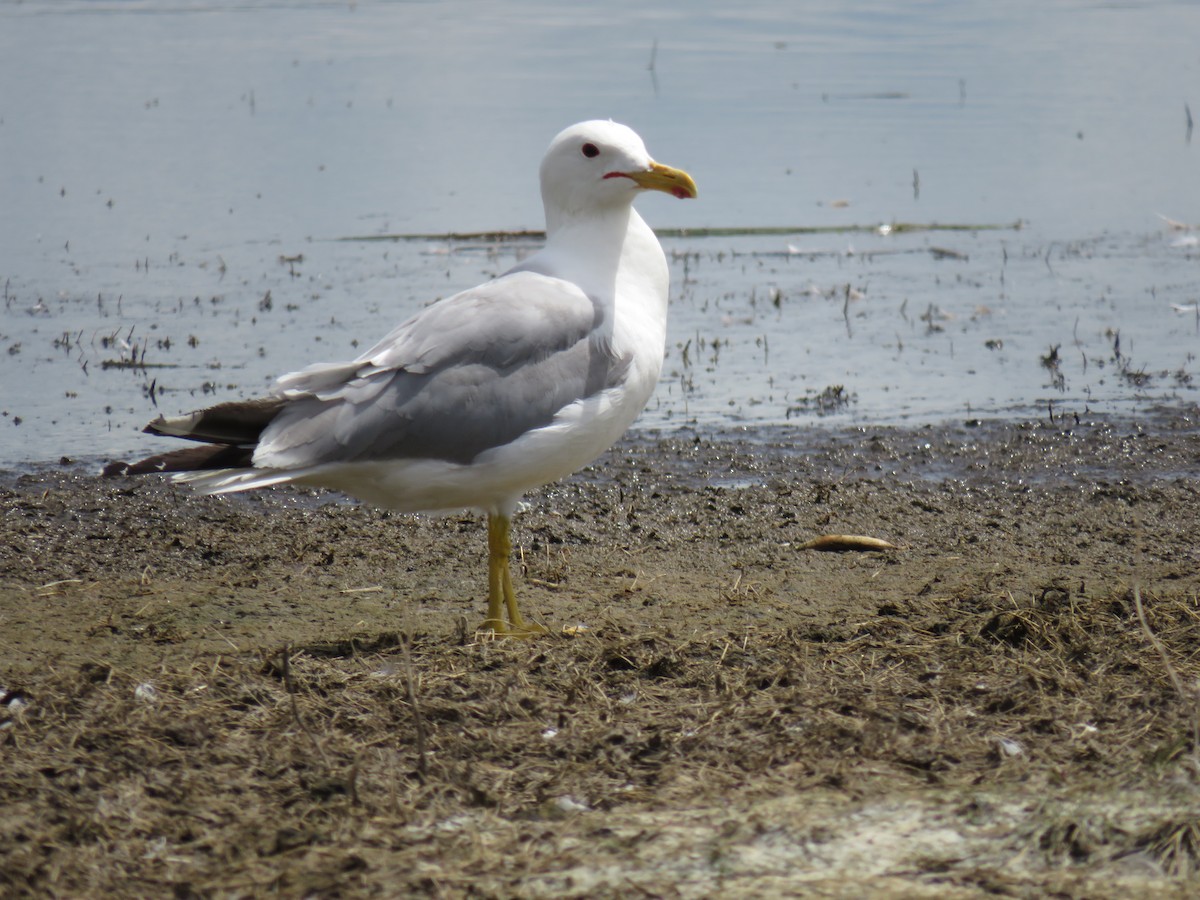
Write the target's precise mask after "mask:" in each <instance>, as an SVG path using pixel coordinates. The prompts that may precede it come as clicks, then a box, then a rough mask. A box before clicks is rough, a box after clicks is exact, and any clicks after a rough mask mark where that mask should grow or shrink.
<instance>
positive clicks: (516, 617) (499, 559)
mask: <svg viewBox="0 0 1200 900" xmlns="http://www.w3.org/2000/svg"><path fill="white" fill-rule="evenodd" d="M509 525H510V520H509V518H508V516H502V515H489V516H488V611H487V618H486V619H484V620H483V626H482V629H481V630H483V631H494V632H495V633H496V634H505V635H512V636H516V637H528V636H532V635H535V634H545V633H546V629H545V628H544V627H542V626H541V625H531V624H527V623H526V622H525V620H524V619H522V618H521V611H520V610H519V609H517V594H516V591H514V590H513V584H512V575H511V574H510V573H509V570H508V559H509V557H510V556H511V555H512V540H511V539H510V538H509ZM505 612H507V613H508V621H505V620H504V618H503V617H504V613H505Z"/></svg>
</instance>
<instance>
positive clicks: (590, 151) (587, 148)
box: [583, 144, 600, 159]
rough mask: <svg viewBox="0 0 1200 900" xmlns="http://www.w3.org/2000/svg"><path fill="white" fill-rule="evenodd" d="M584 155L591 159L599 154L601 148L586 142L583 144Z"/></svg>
mask: <svg viewBox="0 0 1200 900" xmlns="http://www.w3.org/2000/svg"><path fill="white" fill-rule="evenodd" d="M583 155H584V156H586V157H587V158H588V159H591V158H592V157H593V156H599V155H600V148H599V147H597V146H596V145H595V144H584V145H583Z"/></svg>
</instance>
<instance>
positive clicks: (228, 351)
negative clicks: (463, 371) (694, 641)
mask: <svg viewBox="0 0 1200 900" xmlns="http://www.w3.org/2000/svg"><path fill="white" fill-rule="evenodd" d="M1197 33H1200V9H1198V8H1197V7H1196V6H1195V5H1192V4H1182V3H1156V4H1142V5H1138V6H1137V7H1136V8H1114V7H1109V6H1103V5H1096V4H1087V3H1061V4H1053V5H1049V4H1047V5H1043V4H1032V3H1029V4H1006V5H1004V7H1003V8H1002V9H1001V8H999V7H997V6H995V5H994V4H986V3H983V2H972V3H958V4H941V3H925V4H917V5H909V4H904V5H901V4H884V3H874V4H871V3H867V4H855V5H850V6H847V5H845V4H819V3H806V4H799V5H797V4H795V3H787V4H785V3H749V4H741V5H739V7H738V8H737V9H736V10H729V9H728V8H727V6H726V5H724V4H716V3H694V4H686V5H684V4H678V5H666V6H663V5H659V6H651V7H647V6H645V5H639V4H634V3H632V2H627V3H616V4H609V5H606V6H605V7H604V9H603V10H590V9H584V8H579V9H575V8H567V7H562V6H558V5H552V4H548V3H544V4H543V3H533V2H514V3H495V4H488V5H479V4H471V3H466V2H448V3H380V4H362V5H351V4H324V5H311V4H305V5H296V4H288V3H274V4H259V5H255V6H241V5H236V4H226V5H220V4H212V3H184V4H164V3H161V2H129V3H103V2H66V3H56V4H53V5H48V4H40V3H24V4H7V5H4V6H2V7H0V82H2V83H4V84H8V85H14V84H20V85H21V90H19V91H16V90H9V91H5V92H3V93H2V94H0V158H2V159H3V166H0V209H3V215H0V281H2V282H3V301H4V302H3V304H0V347H2V348H3V350H4V351H5V352H3V353H0V414H3V418H2V419H0V460H5V461H12V462H19V461H29V460H44V459H53V458H57V457H58V456H60V455H63V454H67V455H71V456H77V457H85V458H86V457H91V456H107V455H124V454H127V453H130V452H136V451H137V450H138V449H139V448H145V447H146V446H147V444H150V443H152V442H151V441H150V440H149V439H147V438H145V437H143V436H141V435H140V434H139V433H138V431H137V429H138V428H139V427H140V426H141V424H143V423H144V422H145V421H146V420H147V419H148V418H150V417H152V416H153V415H154V414H156V406H155V404H156V403H157V409H158V410H165V411H168V412H173V411H178V410H181V409H186V408H190V407H192V406H195V405H199V404H204V403H209V402H215V401H217V400H221V399H230V398H233V397H240V396H248V395H251V394H253V393H255V392H258V391H261V390H262V389H263V388H265V387H266V386H267V385H268V384H269V382H270V381H271V379H272V378H273V377H275V376H277V375H279V374H281V373H282V372H285V371H289V370H291V369H294V368H297V367H299V366H301V365H303V364H306V363H308V362H310V361H314V360H316V359H336V358H343V357H345V356H347V355H352V354H354V353H355V352H357V349H360V348H359V344H358V342H370V341H372V340H374V338H376V337H377V336H378V335H380V334H381V333H382V332H384V331H385V330H386V329H388V328H389V327H390V326H391V325H392V324H394V323H395V322H396V321H398V320H400V319H401V318H403V317H405V316H406V315H408V314H410V313H411V312H412V311H414V310H415V309H418V308H420V307H421V306H422V305H423V304H425V303H427V302H429V301H430V300H432V299H433V298H435V297H438V296H444V295H446V294H449V293H451V292H453V291H454V290H457V289H459V288H462V287H466V286H470V285H472V284H474V283H476V282H477V281H478V280H480V279H481V278H483V277H487V276H489V275H492V274H495V273H498V272H500V271H502V270H503V269H505V268H506V267H507V266H509V265H511V264H512V262H514V261H515V260H516V259H517V258H519V256H520V255H521V254H522V253H524V252H527V251H528V249H529V248H528V246H526V245H522V244H519V243H518V244H513V243H484V242H458V243H452V242H448V241H438V240H433V241H411V242H408V241H406V242H386V241H363V240H350V241H346V240H339V239H341V238H346V237H364V236H376V237H377V236H379V235H385V234H395V233H414V232H419V233H437V232H446V231H472V230H486V229H517V228H538V227H540V225H541V215H540V204H539V203H538V200H537V195H536V161H537V159H538V158H539V157H540V155H541V152H542V150H543V149H544V146H545V144H546V142H547V141H548V140H549V138H550V137H551V136H552V135H553V134H554V133H555V132H556V131H557V130H558V129H559V128H561V127H562V126H563V125H565V124H568V123H570V122H572V121H576V120H578V119H581V118H586V117H590V116H612V117H613V118H617V119H619V120H623V121H626V122H628V123H629V124H631V125H633V126H634V127H636V128H637V129H638V130H639V131H640V132H641V133H642V134H643V136H644V137H645V138H646V139H647V143H648V145H649V146H650V148H651V151H652V152H653V153H654V154H655V155H656V156H658V157H659V158H660V159H662V160H664V161H666V162H670V163H672V164H676V165H680V166H683V167H685V168H687V169H688V170H689V171H691V172H692V173H693V174H694V175H695V176H696V179H697V181H698V183H699V185H700V190H701V197H700V199H699V200H698V201H697V202H695V203H678V202H675V201H673V200H672V199H671V198H668V197H665V196H664V197H658V196H655V197H647V198H645V199H644V200H642V201H640V203H639V206H640V208H641V210H642V212H643V214H644V215H645V216H646V218H647V219H648V220H649V221H651V222H652V223H653V224H654V225H656V226H659V227H663V228H690V229H697V228H702V227H743V228H747V227H759V226H814V227H819V228H827V227H831V226H846V225H852V224H859V225H864V226H868V227H874V226H877V225H879V224H880V223H892V222H923V223H930V222H943V223H946V222H953V223H970V224H998V225H1007V224H1012V223H1015V222H1017V221H1021V222H1022V223H1023V227H1022V228H1021V229H1019V230H1013V229H1011V228H1010V229H998V230H986V231H971V232H959V231H919V232H913V233H892V234H888V235H884V234H880V233H878V232H876V231H865V232H846V233H816V234H811V233H809V234H804V233H797V234H785V235H761V234H760V235H744V236H735V237H728V236H724V237H700V236H691V237H669V238H667V239H666V240H665V241H664V243H665V245H666V247H667V250H668V253H669V254H670V255H671V256H672V266H673V273H674V281H675V285H674V297H673V309H672V321H671V334H670V338H669V348H668V359H667V365H666V367H665V368H664V375H663V384H662V385H661V387H660V390H659V391H658V393H657V395H656V397H655V399H654V401H652V405H651V408H650V409H649V410H648V411H647V413H646V414H645V415H644V416H643V418H642V419H641V421H640V427H642V428H667V429H671V428H675V427H677V426H681V425H688V424H695V425H696V426H698V427H700V428H702V429H715V430H720V429H727V428H731V427H738V426H743V425H751V426H756V425H772V426H774V425H781V424H783V425H788V424H800V425H808V424H812V423H814V422H822V423H846V422H853V423H860V424H876V423H898V422H899V423H907V424H919V423H921V422H924V421H945V420H968V419H973V418H976V417H980V418H988V417H1014V416H1027V415H1045V414H1048V413H1050V412H1054V414H1060V413H1065V414H1067V415H1068V416H1069V415H1072V414H1074V413H1077V412H1078V413H1083V412H1085V411H1113V412H1119V413H1134V414H1136V413H1137V412H1138V411H1139V410H1141V409H1144V408H1146V406H1147V404H1150V403H1153V404H1160V403H1162V402H1168V403H1183V404H1187V405H1191V406H1194V405H1195V402H1196V393H1195V386H1194V384H1193V377H1194V376H1195V375H1196V374H1197V373H1196V363H1195V360H1194V354H1195V353H1196V351H1197V348H1198V347H1200V316H1198V315H1197V313H1196V312H1195V306H1196V304H1197V302H1198V301H1200V267H1198V265H1197V263H1198V261H1200V248H1197V241H1196V234H1197V233H1196V232H1194V231H1176V230H1172V229H1170V228H1168V227H1167V225H1166V223H1165V222H1164V221H1163V220H1162V219H1160V218H1159V217H1158V215H1157V214H1162V215H1164V216H1167V217H1170V218H1172V219H1176V220H1180V221H1184V222H1197V221H1200V178H1197V173H1196V166H1197V158H1196V155H1195V154H1196V153H1197V152H1198V150H1197V148H1196V146H1195V145H1194V143H1193V141H1192V139H1191V136H1190V135H1189V133H1188V130H1187V116H1186V111H1185V105H1187V106H1190V108H1191V109H1192V110H1194V111H1195V112H1197V113H1200V95H1196V96H1191V97H1189V94H1188V90H1190V89H1191V90H1194V85H1195V84H1197V83H1198V80H1197V74H1198V70H1200V54H1197V52H1196V50H1195V43H1194V35H1195V34H1197ZM651 63H652V67H651ZM1197 140H1200V138H1198V139H1197ZM935 251H950V252H949V253H945V252H935ZM299 257H302V259H300V258H299ZM1176 308H1178V310H1177V309H1176ZM1179 310H1182V311H1179ZM1056 347H1057V351H1054V350H1053V348H1056ZM135 358H136V360H137V361H138V362H139V363H142V364H144V365H142V366H138V367H134V368H121V367H119V366H118V367H109V368H107V369H106V368H104V365H105V363H106V362H107V363H121V362H129V361H131V360H133V359H135ZM1043 360H1045V362H1043ZM1055 363H1056V365H1055ZM839 388H840V390H839ZM18 422H19V424H17V423H18Z"/></svg>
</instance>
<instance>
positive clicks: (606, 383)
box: [254, 271, 629, 467]
mask: <svg viewBox="0 0 1200 900" xmlns="http://www.w3.org/2000/svg"><path fill="white" fill-rule="evenodd" d="M628 368H629V360H628V359H622V358H618V357H617V356H616V355H615V354H614V353H613V350H612V345H611V310H608V309H606V308H605V307H604V306H602V305H601V304H599V303H597V302H595V301H593V300H592V298H590V297H588V296H587V295H586V294H585V293H584V292H583V291H582V290H580V289H579V288H578V287H576V286H575V285H573V284H571V283H569V282H566V281H563V280H561V279H557V278H552V277H549V276H546V275H542V274H537V273H534V272H525V271H523V272H514V273H510V274H508V275H505V276H502V277H501V278H498V279H496V280H495V281H492V282H489V283H488V284H485V285H481V286H480V287H477V288H474V289H472V290H469V291H465V292H463V293H461V294H457V295H455V296H453V297H450V298H448V299H446V300H443V301H441V302H440V303H437V304H435V305H434V306H431V307H429V308H428V309H425V310H423V311H422V312H421V313H419V314H417V315H416V316H414V317H413V318H411V319H409V320H408V321H407V322H405V323H404V324H402V325H400V326H399V327H398V328H396V329H395V330H394V331H393V332H392V333H391V334H389V335H388V336H387V337H386V338H384V339H383V340H382V341H380V342H379V343H378V344H376V345H375V346H374V347H372V348H371V349H370V350H368V351H367V352H366V353H364V354H363V355H362V356H361V357H359V358H358V359H357V360H355V361H354V362H351V363H339V364H332V365H318V366H311V367H309V368H308V369H304V370H302V371H300V372H296V373H294V374H292V375H287V376H284V377H283V378H281V379H280V380H279V382H278V383H277V384H276V394H277V395H278V396H281V397H283V398H286V399H287V400H288V401H289V402H288V403H287V405H286V406H285V407H284V409H282V410H281V411H280V412H279V414H278V415H277V416H276V417H275V419H274V420H273V421H272V422H271V424H270V425H269V426H268V427H267V429H266V430H265V431H264V432H263V434H262V438H261V440H260V441H259V445H258V450H257V451H256V453H255V456H254V461H255V464H256V465H260V466H269V467H276V466H278V467H296V466H306V465H314V464H317V463H323V462H333V461H369V460H381V459H412V458H425V459H430V458H432V459H443V460H448V461H452V462H460V463H467V462H470V461H471V460H472V459H474V458H475V457H476V456H477V455H479V454H480V453H482V452H483V451H484V450H488V449H490V448H492V447H497V446H500V445H503V444H506V443H508V442H510V441H512V440H514V439H515V438H517V437H519V436H520V435H521V434H524V433H525V432H526V431H529V430H531V429H534V428H538V427H541V426H543V425H547V424H549V423H550V422H551V421H552V420H553V418H554V416H555V415H556V414H557V413H558V412H559V411H560V410H562V409H563V408H564V407H566V406H568V405H570V404H571V403H574V402H575V401H577V400H580V399H583V398H586V397H590V396H592V395H593V394H595V393H597V392H599V391H601V390H604V389H605V388H608V387H612V386H615V385H617V384H619V383H620V382H621V381H622V380H623V379H624V377H625V375H626V373H627V371H628Z"/></svg>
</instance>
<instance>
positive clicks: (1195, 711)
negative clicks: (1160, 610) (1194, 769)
mask: <svg viewBox="0 0 1200 900" xmlns="http://www.w3.org/2000/svg"><path fill="white" fill-rule="evenodd" d="M1133 608H1134V609H1135V610H1137V617H1138V624H1140V625H1141V626H1142V633H1143V634H1145V635H1146V640H1148V641H1149V642H1150V645H1151V646H1152V647H1153V648H1154V649H1155V650H1156V651H1157V652H1158V655H1159V658H1160V659H1162V662H1163V668H1164V669H1166V670H1167V677H1168V678H1169V679H1170V680H1171V686H1172V687H1174V688H1175V692H1176V693H1177V694H1179V698H1180V699H1181V700H1183V701H1184V702H1185V703H1187V702H1188V701H1191V706H1192V716H1191V718H1192V752H1193V753H1200V693H1198V692H1197V691H1194V690H1193V691H1189V690H1188V689H1187V687H1186V686H1185V685H1184V683H1183V679H1182V678H1180V677H1179V672H1177V671H1176V670H1175V665H1174V664H1173V663H1172V662H1171V656H1170V654H1169V653H1167V648H1166V647H1164V646H1163V642H1162V641H1160V640H1159V639H1158V635H1156V634H1155V633H1154V632H1153V631H1151V630H1150V623H1149V622H1147V621H1146V610H1145V609H1144V608H1143V606H1142V588H1141V586H1140V585H1137V584H1135V585H1134V586H1133Z"/></svg>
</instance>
